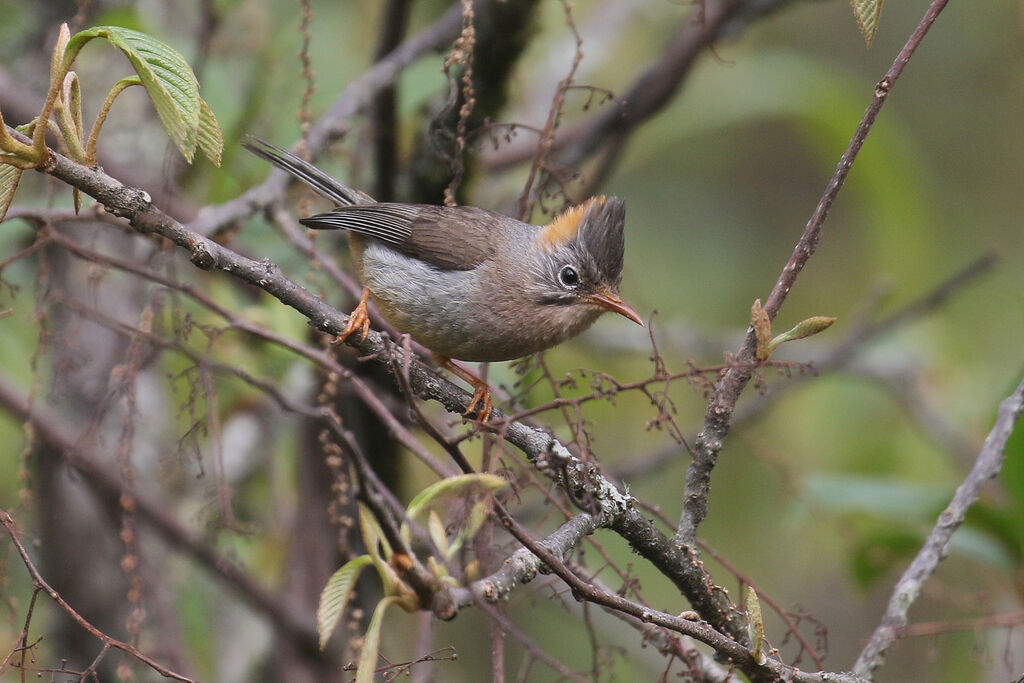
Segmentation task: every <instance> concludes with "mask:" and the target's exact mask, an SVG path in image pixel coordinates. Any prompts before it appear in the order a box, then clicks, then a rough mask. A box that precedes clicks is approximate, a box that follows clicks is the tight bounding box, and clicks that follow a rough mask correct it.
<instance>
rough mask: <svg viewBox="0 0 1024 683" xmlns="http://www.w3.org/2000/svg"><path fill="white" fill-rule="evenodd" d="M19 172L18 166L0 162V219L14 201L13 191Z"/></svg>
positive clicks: (16, 185)
mask: <svg viewBox="0 0 1024 683" xmlns="http://www.w3.org/2000/svg"><path fill="white" fill-rule="evenodd" d="M21 174H22V170H21V169H20V168H16V167H14V166H11V165H10V164H4V163H0V221H2V220H3V219H4V216H6V215H7V209H9V208H10V207H11V202H12V201H14V192H15V190H17V189H18V182H19V181H20V180H21Z"/></svg>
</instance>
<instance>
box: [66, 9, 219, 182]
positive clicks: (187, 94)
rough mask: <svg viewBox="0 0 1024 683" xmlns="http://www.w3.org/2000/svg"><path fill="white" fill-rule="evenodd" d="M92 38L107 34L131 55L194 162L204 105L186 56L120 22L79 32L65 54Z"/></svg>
mask: <svg viewBox="0 0 1024 683" xmlns="http://www.w3.org/2000/svg"><path fill="white" fill-rule="evenodd" d="M93 38H105V39H106V40H107V41H108V42H110V44H111V45H114V46H115V47H117V48H118V49H120V50H121V51H122V52H123V53H124V54H125V56H126V57H128V61H130V62H131V64H132V67H133V68H134V69H135V73H137V74H138V75H139V78H140V79H141V80H142V85H143V86H144V87H145V88H146V92H147V93H148V94H149V98H150V99H151V100H152V101H153V106H154V107H155V108H156V113H157V115H158V116H159V117H160V121H161V122H162V123H163V124H164V129H165V130H166V131H167V134H168V135H170V137H171V140H172V141H173V142H174V144H175V146H177V148H178V150H179V151H180V152H181V154H182V156H184V157H185V159H186V160H188V161H189V163H191V162H192V159H193V157H194V156H195V150H196V145H197V143H198V137H199V118H200V109H201V105H200V98H199V83H198V81H196V77H195V74H194V73H193V72H192V67H190V66H189V65H188V62H186V61H185V58H184V57H182V56H181V53H179V52H178V51H177V50H175V49H174V48H172V47H170V46H169V45H167V44H166V43H163V42H161V41H159V40H157V39H155V38H153V37H151V36H148V35H146V34H145V33H140V32H139V31H133V30H131V29H127V28H122V27H120V26H96V27H93V28H90V29H86V30H85V31H80V32H79V33H76V34H75V36H74V37H73V38H72V39H71V40H70V42H69V43H68V46H67V48H66V49H65V51H64V54H65V58H67V57H68V56H69V55H74V54H77V52H78V51H79V50H81V48H82V45H83V44H84V43H86V42H88V41H90V40H92V39H93ZM204 153H205V150H204Z"/></svg>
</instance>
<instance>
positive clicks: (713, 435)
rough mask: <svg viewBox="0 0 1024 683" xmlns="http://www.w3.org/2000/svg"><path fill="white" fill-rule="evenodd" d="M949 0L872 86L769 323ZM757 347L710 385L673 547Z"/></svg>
mask: <svg viewBox="0 0 1024 683" xmlns="http://www.w3.org/2000/svg"><path fill="white" fill-rule="evenodd" d="M947 2H948V0H934V2H932V4H931V6H930V7H929V8H928V10H927V11H926V12H925V15H924V18H922V19H921V22H920V23H919V24H918V26H917V28H916V29H914V32H913V33H911V35H910V38H909V39H908V40H907V42H906V44H905V45H904V46H903V49H902V50H900V52H899V54H898V55H897V56H896V59H895V60H894V61H893V63H892V66H891V67H889V70H888V71H887V72H886V74H885V76H883V77H882V80H880V81H879V82H878V83H877V84H876V85H875V92H874V97H873V98H872V100H871V104H869V105H868V108H867V110H866V111H865V112H864V117H863V118H862V119H861V122H860V125H859V126H857V130H856V132H855V133H854V134H853V138H852V139H851V140H850V144H849V146H848V147H847V148H846V151H845V152H843V156H842V157H841V158H840V160H839V165H838V166H837V167H836V170H835V173H834V174H833V175H832V177H831V179H829V182H828V185H827V186H826V187H825V192H824V194H822V196H821V199H820V200H819V201H818V205H817V207H816V208H815V209H814V213H813V214H812V215H811V218H810V220H809V221H808V222H807V226H806V227H805V228H804V233H803V235H801V237H800V241H799V242H797V245H796V248H795V249H794V250H793V254H792V255H791V256H790V258H789V261H788V262H787V263H786V266H785V267H784V268H783V269H782V273H781V274H780V275H779V279H778V281H777V282H776V283H775V287H773V288H772V291H771V294H769V295H768V298H767V300H766V301H765V304H764V311H765V313H767V314H768V318H769V319H774V318H775V316H776V314H778V312H779V309H780V308H781V307H782V303H783V302H784V301H785V300H786V296H787V295H788V294H789V292H790V290H791V289H792V288H793V285H794V284H795V283H796V278H797V276H798V275H799V274H800V272H801V271H802V270H803V268H804V266H805V265H806V264H807V260H808V259H809V258H810V257H811V255H812V254H814V252H815V250H817V248H818V244H819V243H820V242H821V235H822V225H823V224H824V223H825V219H826V218H827V217H828V214H829V211H830V209H831V208H832V203H833V202H834V201H835V198H836V196H837V195H838V194H839V190H840V189H841V188H842V187H843V183H844V182H845V181H846V177H847V176H848V175H849V173H850V169H851V168H852V167H853V162H854V160H855V159H856V158H857V153H858V152H860V149H861V147H862V146H863V145H864V140H865V139H866V138H867V136H868V133H869V132H870V131H871V127H872V126H873V125H874V123H875V118H876V117H877V116H878V112H879V111H880V110H881V109H882V105H883V104H885V100H886V98H888V96H889V93H890V92H891V91H892V88H893V86H894V85H895V84H896V81H897V80H898V79H899V77H900V74H902V73H903V69H904V68H905V67H906V66H907V62H908V61H909V60H910V57H911V56H912V55H913V54H914V51H915V50H916V49H917V46H918V45H920V44H921V41H922V40H923V39H924V36H925V34H926V33H928V29H929V28H931V25H932V24H933V23H934V22H935V19H936V18H937V17H938V15H939V13H940V12H941V11H942V8H943V7H945V6H946V3H947ZM756 349H757V339H756V337H755V335H754V331H753V329H750V330H748V332H747V337H746V339H745V340H744V342H743V345H742V346H741V347H740V350H739V352H738V353H737V354H736V358H735V360H736V365H735V366H734V367H732V368H730V369H729V370H727V371H726V372H725V374H724V375H723V376H722V379H721V380H720V381H719V382H718V384H717V386H716V387H715V393H714V395H712V397H711V400H710V401H708V409H707V413H706V414H705V418H704V429H703V430H701V433H700V434H699V435H698V436H697V440H696V444H695V446H696V453H695V455H694V458H693V462H692V463H691V464H690V467H689V468H688V469H687V472H686V487H685V490H684V492H683V512H682V515H681V517H680V520H679V529H678V530H677V531H676V543H677V544H678V545H681V546H685V547H692V546H693V545H694V543H695V542H696V540H697V527H698V526H699V525H700V523H701V522H702V521H704V517H705V516H706V515H707V509H708V495H709V494H710V490H711V471H712V470H713V469H714V467H715V464H716V462H717V461H718V452H719V451H720V450H721V448H722V441H723V440H724V439H725V437H726V435H728V433H729V427H730V421H731V418H732V413H733V410H734V409H735V408H736V401H737V400H738V399H739V397H740V394H741V393H742V392H743V389H744V388H745V387H746V386H747V383H748V382H749V381H750V378H751V376H752V371H751V364H752V363H753V361H754V358H755V353H756Z"/></svg>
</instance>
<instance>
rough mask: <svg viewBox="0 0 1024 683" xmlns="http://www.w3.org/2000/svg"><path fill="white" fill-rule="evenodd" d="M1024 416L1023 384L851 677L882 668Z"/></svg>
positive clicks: (912, 566) (1004, 409)
mask: <svg viewBox="0 0 1024 683" xmlns="http://www.w3.org/2000/svg"><path fill="white" fill-rule="evenodd" d="M1022 410H1024V380H1021V383H1020V384H1018V385H1017V389H1016V391H1014V392H1013V393H1012V394H1011V395H1010V396H1009V397H1007V398H1006V399H1005V400H1004V401H1003V402H1002V403H1001V404H1000V405H999V415H998V417H996V423H995V425H994V426H993V427H992V431H990V432H989V434H988V437H987V438H986V439H985V445H983V446H982V447H981V452H980V453H978V459H977V460H975V462H974V467H972V468H971V471H970V473H969V474H968V475H967V478H966V479H964V482H963V483H962V484H960V486H959V488H957V490H956V493H955V494H954V495H953V500H951V501H950V503H949V505H948V506H946V509H945V510H943V511H942V514H941V515H939V519H938V521H937V522H936V523H935V527H934V528H933V529H932V531H931V533H929V534H928V538H927V539H926V540H925V542H924V546H923V547H922V548H921V550H920V551H919V552H918V553H917V557H915V558H914V561H913V562H911V563H910V566H909V567H908V568H907V570H906V571H905V572H903V576H901V577H900V580H899V581H898V582H897V583H896V587H895V589H894V590H893V593H892V597H890V598H889V606H888V608H886V610H885V615H884V616H883V617H882V621H881V623H880V624H879V625H878V628H876V629H875V632H874V633H873V634H871V640H870V641H868V644H867V646H866V647H865V648H864V651H863V652H861V654H860V657H858V658H857V664H856V665H855V666H854V671H855V672H856V673H857V674H859V675H861V676H864V677H870V676H871V674H872V673H874V671H875V669H877V668H878V667H879V666H881V664H882V661H883V660H884V656H885V651H886V650H887V649H888V648H889V646H890V645H891V644H892V642H893V641H894V640H895V639H896V638H898V637H899V636H900V632H901V631H902V630H903V629H904V628H905V627H906V625H907V613H908V612H909V611H910V608H911V607H912V606H913V604H914V602H915V601H916V600H917V597H918V595H919V594H920V593H921V587H922V586H924V583H925V581H927V580H928V578H929V577H930V576H931V575H932V574H933V573H934V572H935V568H936V567H937V566H938V565H939V562H941V561H942V560H943V558H945V557H946V554H947V553H948V552H949V547H948V546H949V539H950V538H951V537H952V536H953V532H955V531H956V530H957V529H959V528H960V525H961V524H963V522H964V518H965V517H966V516H967V510H968V509H969V508H970V507H971V505H973V504H974V502H975V501H976V500H978V495H979V492H980V491H981V487H982V486H983V485H985V483H987V482H988V480H989V479H992V478H993V477H995V476H996V475H997V474H999V470H1000V468H1002V466H1003V460H1004V458H1005V457H1006V456H1005V453H1004V449H1005V448H1006V442H1007V440H1008V439H1009V438H1010V434H1012V433H1013V427H1014V425H1015V424H1016V422H1017V418H1019V417H1020V414H1021V411H1022Z"/></svg>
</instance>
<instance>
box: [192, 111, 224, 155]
mask: <svg viewBox="0 0 1024 683" xmlns="http://www.w3.org/2000/svg"><path fill="white" fill-rule="evenodd" d="M198 143H199V150H200V151H201V152H202V153H203V155H204V156H205V157H206V158H207V159H209V160H210V162H211V163H212V164H213V165H214V166H220V158H221V154H222V153H223V152H224V135H223V134H222V133H221V130H220V124H219V123H217V117H216V116H215V115H214V113H213V109H211V108H210V105H209V104H207V103H206V100H204V99H203V98H201V97H200V98H199V138H198Z"/></svg>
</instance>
